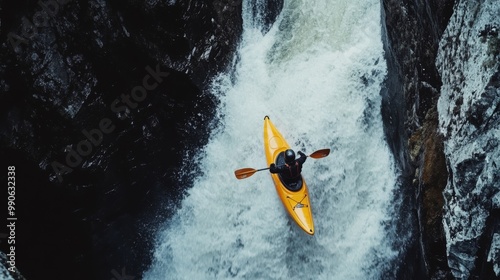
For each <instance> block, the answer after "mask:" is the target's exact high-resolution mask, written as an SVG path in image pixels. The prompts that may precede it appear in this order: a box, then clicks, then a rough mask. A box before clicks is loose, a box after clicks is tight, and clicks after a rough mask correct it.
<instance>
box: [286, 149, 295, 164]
mask: <svg viewBox="0 0 500 280" xmlns="http://www.w3.org/2000/svg"><path fill="white" fill-rule="evenodd" d="M294 160H295V152H294V151H293V150H292V149H288V150H286V151H285V163H287V164H290V163H293V161H294Z"/></svg>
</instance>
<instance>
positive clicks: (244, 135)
mask: <svg viewBox="0 0 500 280" xmlns="http://www.w3.org/2000/svg"><path fill="white" fill-rule="evenodd" d="M379 2H380V1H377V0H369V1H366V0H363V1H361V0H359V1H353V0H351V1H342V0H337V1H332V0H318V1H315V2H310V1H306V0H289V1H286V3H285V6H284V8H283V11H282V13H281V15H280V16H279V18H278V20H277V22H276V23H275V24H274V25H273V26H272V28H271V30H270V31H269V32H268V33H266V34H262V32H261V28H260V20H259V16H258V15H259V13H257V16H256V13H254V12H252V11H255V9H258V8H259V6H258V3H251V2H250V1H246V2H244V4H243V14H244V34H243V38H242V42H241V45H240V47H239V50H238V63H237V67H236V69H235V72H233V73H224V74H221V75H220V76H219V77H218V79H217V80H216V81H215V82H214V85H213V92H214V94H215V95H216V96H218V98H219V99H220V104H221V105H220V107H219V108H218V113H219V116H220V118H219V120H220V124H219V128H218V129H217V130H216V131H214V132H213V133H212V136H211V139H210V141H209V143H208V145H207V146H206V147H205V148H204V155H205V156H204V157H203V159H201V160H200V165H201V166H202V169H203V170H205V172H204V175H203V176H200V177H198V178H196V180H195V183H194V185H193V186H192V188H190V189H189V191H188V194H187V196H186V197H185V198H184V200H183V201H182V206H181V208H180V209H178V210H177V212H176V214H175V216H174V218H173V219H172V220H170V221H169V222H168V224H167V225H166V226H165V229H164V230H162V233H161V234H160V236H159V237H158V244H157V248H156V252H155V258H154V263H153V265H152V267H151V268H150V270H149V271H147V272H146V273H145V275H144V277H145V278H146V279H230V278H237V279H285V278H288V279H378V278H380V277H381V274H382V273H383V272H384V271H385V270H386V269H388V266H390V263H391V261H392V260H393V258H394V257H395V255H396V253H395V252H394V250H393V249H392V248H391V246H390V240H388V238H387V236H388V234H387V232H386V228H385V227H384V224H386V223H388V222H390V220H391V219H392V217H391V215H392V213H391V210H390V209H391V207H390V203H391V199H392V194H393V191H394V188H395V171H394V169H393V162H392V158H391V155H390V152H389V150H388V148H387V145H386V143H385V141H384V135H383V127H382V120H381V114H380V102H381V97H380V89H381V84H382V83H383V80H384V78H385V75H386V64H385V60H384V58H383V48H382V42H381V27H380V6H379V5H380V3H379ZM255 5H257V6H255ZM263 13H264V11H262V12H261V13H260V14H261V15H262V14H263ZM265 115H269V116H270V117H271V120H272V121H273V122H274V124H275V125H276V126H277V128H278V129H279V130H280V131H281V132H282V134H283V135H284V137H285V138H287V140H288V142H289V143H290V145H292V147H293V148H294V149H295V150H302V151H304V152H305V153H306V154H307V153H311V152H313V151H315V150H317V149H321V148H331V149H332V153H331V155H330V156H329V157H327V158H323V159H319V160H314V159H308V160H307V161H306V163H305V165H304V168H303V172H302V174H303V176H304V178H305V179H306V181H307V183H308V186H309V190H310V196H311V204H312V211H313V215H314V220H315V228H316V234H315V235H314V236H309V235H307V234H306V233H304V232H302V231H301V229H300V228H299V227H298V226H296V225H295V224H294V223H293V222H292V221H291V220H290V218H289V217H288V216H287V214H286V212H285V210H284V209H283V206H282V205H281V202H280V200H279V198H278V196H277V194H276V191H275V189H274V185H273V183H272V180H271V177H270V176H269V174H268V173H267V172H266V171H263V172H259V173H256V174H255V175H253V176H252V177H250V178H247V179H245V180H241V181H239V180H236V178H235V177H234V175H233V171H234V170H235V169H238V168H242V167H253V168H262V167H266V166H265V155H264V149H263V135H262V134H263V118H264V116H265Z"/></svg>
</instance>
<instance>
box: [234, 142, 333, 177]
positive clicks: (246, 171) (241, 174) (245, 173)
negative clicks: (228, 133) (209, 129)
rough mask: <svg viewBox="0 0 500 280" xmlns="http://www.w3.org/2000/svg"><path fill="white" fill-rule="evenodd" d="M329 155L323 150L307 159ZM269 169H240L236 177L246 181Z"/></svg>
mask: <svg viewBox="0 0 500 280" xmlns="http://www.w3.org/2000/svg"><path fill="white" fill-rule="evenodd" d="M329 154H330V149H322V150H317V151H316V152H314V153H312V154H310V155H309V156H306V157H311V158H314V159H318V158H323V157H326V156H328V155H329ZM268 169H270V167H266V168H261V169H253V168H242V169H238V170H236V171H234V175H235V176H236V178H238V179H245V178H248V177H250V176H252V175H253V174H255V172H258V171H263V170H268Z"/></svg>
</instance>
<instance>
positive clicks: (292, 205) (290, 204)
mask: <svg viewBox="0 0 500 280" xmlns="http://www.w3.org/2000/svg"><path fill="white" fill-rule="evenodd" d="M289 148H290V145H288V143H287V142H286V140H285V138H283V136H282V135H281V133H280V132H279V131H278V130H277V129H276V127H275V126H274V124H273V123H272V122H271V120H270V119H269V117H268V116H266V117H265V118H264V149H265V152H266V159H267V165H268V166H269V165H270V164H271V163H275V164H276V165H277V166H279V165H283V164H284V163H285V161H284V156H283V154H284V151H285V150H287V149H289ZM271 177H272V178H273V181H274V185H275V187H276V191H277V192H278V195H279V197H280V199H281V202H283V206H284V207H285V209H286V211H287V212H288V214H290V216H291V217H292V219H293V220H294V221H295V222H296V223H297V224H298V225H299V226H300V228H302V229H303V230H304V231H305V232H307V233H308V234H310V235H313V234H314V222H313V217H312V211H311V203H310V201H309V191H308V189H307V185H306V181H305V180H304V178H303V177H302V176H301V180H299V181H298V182H297V183H296V184H291V185H285V184H284V183H283V181H282V180H281V179H280V176H279V174H272V173H271Z"/></svg>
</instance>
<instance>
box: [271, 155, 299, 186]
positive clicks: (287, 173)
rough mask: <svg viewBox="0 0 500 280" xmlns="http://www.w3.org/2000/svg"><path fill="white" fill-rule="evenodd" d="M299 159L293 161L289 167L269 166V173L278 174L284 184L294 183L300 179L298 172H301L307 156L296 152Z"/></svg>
mask: <svg viewBox="0 0 500 280" xmlns="http://www.w3.org/2000/svg"><path fill="white" fill-rule="evenodd" d="M298 154H299V155H300V157H299V158H298V159H295V160H294V162H293V163H292V164H290V165H288V164H285V165H281V166H276V165H275V164H271V167H270V168H269V171H270V172H271V173H280V175H281V177H282V178H283V180H284V181H286V182H294V181H297V180H298V179H300V172H301V171H302V164H303V163H304V162H305V161H306V159H307V156H306V155H304V153H302V152H298Z"/></svg>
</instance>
